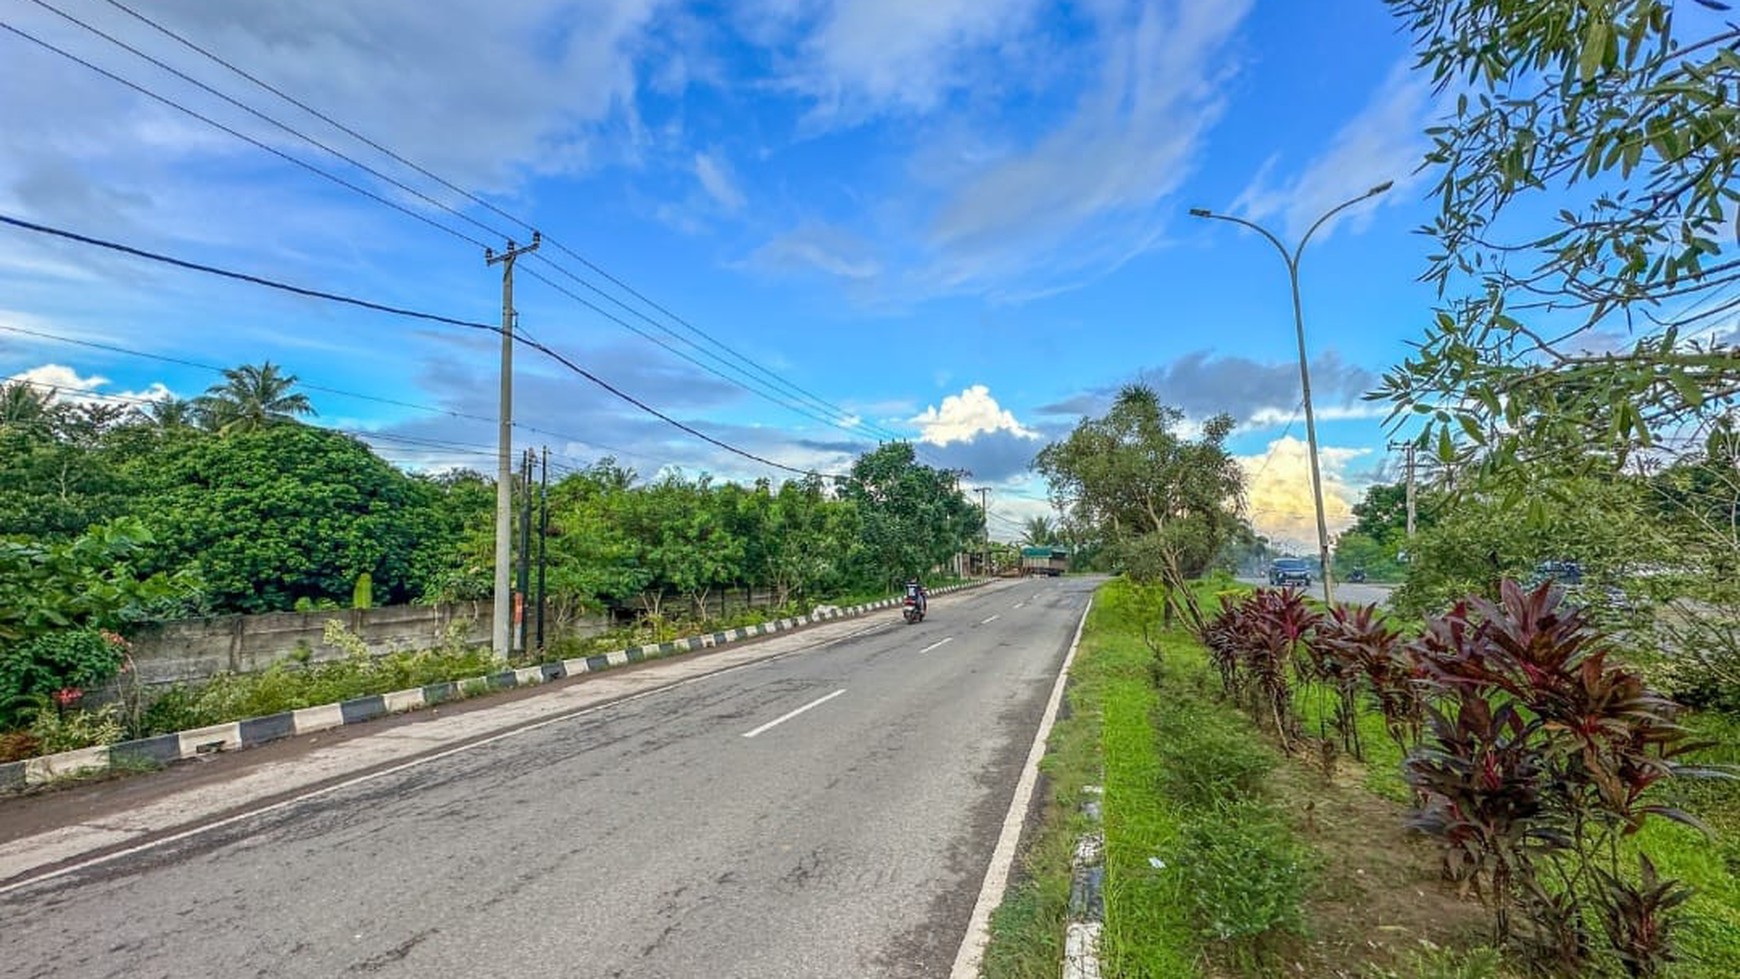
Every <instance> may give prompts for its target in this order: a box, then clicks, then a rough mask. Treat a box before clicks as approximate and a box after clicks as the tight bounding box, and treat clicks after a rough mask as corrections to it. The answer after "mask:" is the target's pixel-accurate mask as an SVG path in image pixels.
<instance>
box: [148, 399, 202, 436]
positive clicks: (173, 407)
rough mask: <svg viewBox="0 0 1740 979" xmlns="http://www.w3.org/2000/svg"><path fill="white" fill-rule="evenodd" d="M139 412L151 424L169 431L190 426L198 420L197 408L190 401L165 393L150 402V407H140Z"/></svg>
mask: <svg viewBox="0 0 1740 979" xmlns="http://www.w3.org/2000/svg"><path fill="white" fill-rule="evenodd" d="M141 413H142V414H143V415H144V416H145V418H146V419H147V420H148V421H150V422H151V424H153V425H155V426H157V427H158V428H161V429H163V430H164V431H170V430H172V429H179V428H192V427H193V425H194V423H195V422H197V421H198V420H199V410H198V408H197V407H196V406H195V404H194V403H193V402H192V401H189V400H188V399H186V398H177V397H175V396H174V395H165V396H164V397H161V398H158V399H157V400H156V401H153V402H151V405H150V407H148V408H145V409H142V411H141Z"/></svg>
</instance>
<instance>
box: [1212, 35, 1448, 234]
mask: <svg viewBox="0 0 1740 979" xmlns="http://www.w3.org/2000/svg"><path fill="white" fill-rule="evenodd" d="M1411 68H1412V62H1411V61H1410V60H1404V61H1400V62H1397V63H1396V64H1395V66H1393V67H1392V68H1391V69H1390V71H1389V74H1388V75H1386V76H1385V77H1384V80H1383V81H1382V82H1380V83H1379V84H1378V87H1377V90H1376V91H1375V92H1373V93H1372V96H1371V99H1370V101H1369V102H1367V104H1366V106H1365V107H1364V108H1363V109H1361V110H1360V111H1359V114H1358V115H1356V116H1354V117H1353V118H1352V119H1350V120H1348V122H1347V124H1346V125H1344V126H1342V127H1341V129H1340V130H1339V131H1338V132H1337V133H1336V134H1335V136H1334V137H1333V138H1332V139H1331V140H1330V141H1329V145H1328V146H1327V147H1326V148H1325V149H1324V150H1323V152H1322V153H1320V154H1319V155H1318V156H1317V157H1316V158H1315V159H1313V160H1312V161H1311V162H1310V163H1309V164H1308V165H1307V166H1306V167H1305V169H1304V170H1303V171H1301V172H1299V173H1298V174H1297V175H1295V176H1294V177H1293V178H1292V179H1290V180H1283V181H1280V182H1278V183H1277V182H1274V177H1273V174H1274V171H1275V169H1276V168H1277V166H1278V163H1279V160H1278V159H1276V158H1271V159H1270V160H1269V161H1268V162H1266V163H1265V164H1264V165H1263V167H1262V169H1261V170H1259V171H1258V172H1257V175H1256V177H1255V178H1253V179H1252V181H1251V183H1250V185H1249V186H1247V187H1246V188H1245V189H1244V191H1243V192H1242V193H1240V194H1239V197H1238V199H1237V200H1235V201H1234V202H1233V204H1232V211H1233V212H1234V213H1237V214H1240V215H1242V216H1244V217H1247V218H1250V219H1251V220H1253V221H1261V220H1263V219H1265V218H1271V217H1275V216H1280V217H1281V219H1282V222H1283V224H1284V226H1285V237H1286V239H1287V240H1289V241H1297V240H1298V239H1299V237H1300V236H1301V235H1303V234H1304V233H1305V232H1306V230H1307V229H1308V228H1309V227H1310V225H1311V223H1312V222H1314V221H1316V220H1317V219H1318V217H1320V216H1321V215H1323V214H1324V213H1325V212H1327V211H1328V210H1329V209H1330V208H1332V207H1335V206H1336V205H1337V204H1340V203H1341V202H1343V201H1345V200H1348V199H1350V198H1353V197H1357V196H1358V195H1359V194H1361V193H1363V192H1364V191H1366V190H1369V189H1370V188H1372V187H1375V186H1377V185H1378V184H1381V183H1383V182H1384V181H1386V180H1392V181H1394V182H1395V186H1394V187H1392V188H1391V189H1390V191H1389V192H1388V193H1387V194H1385V195H1384V196H1383V197H1381V198H1379V199H1378V200H1377V201H1376V202H1374V203H1369V204H1364V205H1360V206H1357V207H1354V208H1352V209H1350V210H1349V211H1347V212H1344V213H1343V214H1342V215H1339V216H1337V217H1336V218H1335V219H1333V220H1332V221H1331V222H1330V224H1329V225H1326V226H1325V227H1324V228H1323V229H1322V230H1321V231H1320V232H1319V235H1321V236H1323V237H1328V235H1329V233H1330V232H1331V231H1332V230H1333V228H1334V225H1336V224H1338V223H1340V222H1342V221H1344V220H1351V221H1354V222H1356V224H1355V227H1356V228H1357V227H1359V226H1362V223H1363V222H1366V221H1369V220H1370V219H1371V214H1372V212H1373V211H1375V210H1376V208H1377V207H1379V206H1382V205H1383V204H1385V203H1397V202H1400V201H1402V200H1404V199H1405V198H1406V193H1405V192H1406V191H1407V190H1408V188H1410V187H1413V186H1414V185H1416V184H1417V183H1419V181H1420V180H1421V179H1423V178H1424V176H1425V174H1424V173H1422V172H1420V170H1419V167H1420V164H1421V162H1422V161H1423V160H1424V159H1425V155H1426V150H1427V145H1428V144H1427V139H1426V135H1425V132H1424V130H1425V127H1426V125H1427V120H1428V116H1429V114H1430V112H1431V111H1432V85H1431V79H1430V78H1429V76H1427V75H1424V74H1421V73H1419V72H1416V71H1413V70H1411Z"/></svg>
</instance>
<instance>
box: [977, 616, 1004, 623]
mask: <svg viewBox="0 0 1740 979" xmlns="http://www.w3.org/2000/svg"><path fill="white" fill-rule="evenodd" d="M1000 618H1002V616H1000V615H993V616H991V617H990V618H988V619H986V620H985V621H983V622H981V623H979V624H980V625H990V624H991V623H993V622H995V621H997V620H998V619H1000Z"/></svg>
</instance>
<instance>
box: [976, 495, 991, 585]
mask: <svg viewBox="0 0 1740 979" xmlns="http://www.w3.org/2000/svg"><path fill="white" fill-rule="evenodd" d="M973 492H975V493H977V494H979V523H981V524H983V525H984V528H985V568H984V571H985V577H987V578H989V577H991V506H990V504H989V503H987V502H986V500H985V495H986V494H987V493H989V492H991V488H990V487H988V486H981V487H979V488H978V489H976V490H974V491H973Z"/></svg>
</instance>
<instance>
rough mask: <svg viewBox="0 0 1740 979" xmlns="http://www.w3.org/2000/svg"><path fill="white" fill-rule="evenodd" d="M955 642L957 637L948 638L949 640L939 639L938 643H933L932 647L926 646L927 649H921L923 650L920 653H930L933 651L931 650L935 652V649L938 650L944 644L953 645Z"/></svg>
mask: <svg viewBox="0 0 1740 979" xmlns="http://www.w3.org/2000/svg"><path fill="white" fill-rule="evenodd" d="M954 641H955V637H954V636H950V637H948V638H947V639H938V640H937V641H936V642H933V643H931V644H930V645H928V646H926V647H924V648H923V649H921V650H919V652H921V653H928V652H930V651H931V650H933V649H935V648H937V647H938V646H941V645H943V644H944V643H951V642H954Z"/></svg>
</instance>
